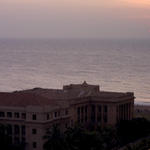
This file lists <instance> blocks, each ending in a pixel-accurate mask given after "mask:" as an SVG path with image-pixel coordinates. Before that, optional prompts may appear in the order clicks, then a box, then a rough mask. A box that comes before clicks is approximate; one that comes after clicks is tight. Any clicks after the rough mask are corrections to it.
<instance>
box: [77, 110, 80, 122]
mask: <svg viewBox="0 0 150 150" xmlns="http://www.w3.org/2000/svg"><path fill="white" fill-rule="evenodd" d="M77 116H78V123H80V107H78V108H77Z"/></svg>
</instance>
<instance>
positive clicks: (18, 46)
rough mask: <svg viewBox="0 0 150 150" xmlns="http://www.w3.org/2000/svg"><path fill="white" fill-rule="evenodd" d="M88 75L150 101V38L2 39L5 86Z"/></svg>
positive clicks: (57, 83) (59, 82)
mask: <svg viewBox="0 0 150 150" xmlns="http://www.w3.org/2000/svg"><path fill="white" fill-rule="evenodd" d="M83 81H87V83H89V84H99V85H100V89H101V90H102V91H106V90H108V91H118V92H135V97H136V103H148V102H150V41H149V40H133V39H130V40H129V39H128V40H127V39H126V40H106V39H0V91H3V92H4V91H16V90H24V89H29V88H34V87H42V88H62V86H63V85H66V84H71V83H82V82H83Z"/></svg>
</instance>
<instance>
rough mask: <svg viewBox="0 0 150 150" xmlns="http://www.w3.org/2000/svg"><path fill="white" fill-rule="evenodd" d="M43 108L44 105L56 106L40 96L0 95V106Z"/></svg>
mask: <svg viewBox="0 0 150 150" xmlns="http://www.w3.org/2000/svg"><path fill="white" fill-rule="evenodd" d="M30 105H32V106H33V105H34V106H44V105H53V106H54V105H55V106H56V105H57V103H56V102H55V101H54V100H52V99H48V98H45V97H42V96H40V95H36V94H33V93H20V92H13V93H0V106H20V107H25V106H30Z"/></svg>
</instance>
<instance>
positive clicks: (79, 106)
mask: <svg viewBox="0 0 150 150" xmlns="http://www.w3.org/2000/svg"><path fill="white" fill-rule="evenodd" d="M134 98H135V97H134V93H130V92H127V93H118V92H105V91H101V90H100V88H99V86H98V85H89V84H87V83H86V82H84V83H83V84H70V85H66V86H64V87H63V89H60V90H58V89H42V88H34V89H30V90H24V91H15V92H12V93H2V92H1V93H0V123H1V124H5V125H7V127H8V131H7V132H8V134H9V135H10V137H11V138H10V142H12V143H14V144H19V143H20V142H22V143H27V144H26V150H43V144H44V140H43V136H44V135H45V133H46V129H48V128H50V127H51V126H52V125H54V124H57V125H59V126H60V128H61V129H62V130H65V128H67V127H71V126H74V124H81V125H83V126H84V127H87V128H91V127H97V126H102V127H103V126H106V125H115V124H117V123H118V122H120V121H121V120H131V119H132V117H133V109H134Z"/></svg>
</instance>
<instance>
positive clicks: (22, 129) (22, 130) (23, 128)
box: [21, 125, 26, 135]
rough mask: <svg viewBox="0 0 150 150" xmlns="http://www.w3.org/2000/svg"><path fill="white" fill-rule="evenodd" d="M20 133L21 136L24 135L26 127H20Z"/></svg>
mask: <svg viewBox="0 0 150 150" xmlns="http://www.w3.org/2000/svg"><path fill="white" fill-rule="evenodd" d="M21 132H22V135H25V134H26V127H25V126H24V125H23V126H21Z"/></svg>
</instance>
